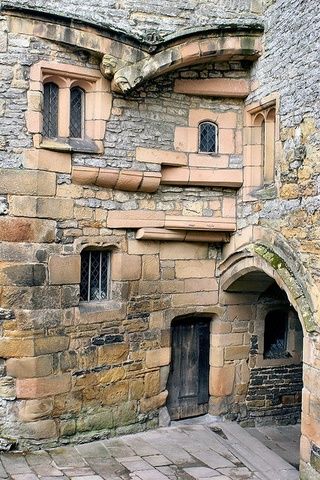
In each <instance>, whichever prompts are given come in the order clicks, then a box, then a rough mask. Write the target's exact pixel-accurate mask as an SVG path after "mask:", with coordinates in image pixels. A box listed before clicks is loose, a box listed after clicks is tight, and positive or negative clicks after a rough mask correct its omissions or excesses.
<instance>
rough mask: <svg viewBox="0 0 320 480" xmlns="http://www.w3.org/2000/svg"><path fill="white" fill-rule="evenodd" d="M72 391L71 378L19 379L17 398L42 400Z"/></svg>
mask: <svg viewBox="0 0 320 480" xmlns="http://www.w3.org/2000/svg"><path fill="white" fill-rule="evenodd" d="M70 390H71V376H70V375H69V374H67V373H65V374H63V375H51V376H48V377H41V378H25V379H20V378H18V379H17V398H25V399H29V398H34V399H36V398H42V397H49V396H51V395H58V394H59V393H65V392H69V391H70Z"/></svg>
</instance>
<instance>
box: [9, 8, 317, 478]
mask: <svg viewBox="0 0 320 480" xmlns="http://www.w3.org/2000/svg"><path fill="white" fill-rule="evenodd" d="M2 3H3V4H2V12H1V13H2V14H1V17H0V63H1V70H0V122H1V129H0V164H1V176H0V240H1V243H0V322H1V337H0V357H1V364H0V372H1V377H0V397H1V401H0V412H1V420H0V423H1V425H0V429H1V438H2V439H3V445H7V446H10V445H12V444H13V445H16V446H17V447H19V448H24V447H25V446H27V447H32V448H35V447H37V446H39V445H47V446H50V445H55V444H57V443H60V444H61V443H67V442H70V441H72V442H74V441H84V440H87V439H92V438H98V437H105V436H108V435H118V434H121V433H128V432H135V431H138V430H141V429H145V428H152V427H155V426H157V425H158V424H159V419H160V424H162V423H163V422H165V421H166V419H167V410H166V401H167V400H166V399H167V395H168V391H167V380H168V375H169V369H170V364H171V359H172V352H171V347H172V337H171V325H172V323H173V322H174V321H175V319H176V318H177V317H179V318H180V317H183V318H188V316H198V317H199V316H200V317H201V318H205V319H208V320H209V321H210V358H209V363H210V365H209V395H210V400H209V412H210V413H212V414H215V415H219V414H221V415H225V416H228V417H229V418H233V419H235V420H238V421H240V422H242V423H243V424H252V422H253V421H255V422H257V423H267V422H270V421H272V422H274V421H276V422H280V423H281V422H282V423H285V422H292V421H297V420H299V416H300V408H301V401H302V437H301V438H302V440H301V478H303V479H311V478H312V479H313V478H318V477H319V475H320V472H319V447H320V437H319V432H320V424H319V402H320V393H319V392H320V385H319V381H318V378H319V366H320V349H319V313H318V311H319V310H318V308H319V307H318V297H319V295H318V291H319V245H318V240H319V233H320V232H319V209H318V204H319V192H318V181H319V167H318V163H319V162H318V161H317V159H318V156H319V108H317V105H318V102H319V97H318V95H317V94H318V92H317V83H316V82H315V78H316V75H317V72H318V71H319V63H318V59H317V54H316V48H315V43H316V40H317V36H318V35H319V33H318V32H319V28H318V26H319V22H318V19H319V18H318V17H319V12H317V11H316V9H315V8H314V6H313V5H311V3H312V2H309V3H308V5H306V3H305V2H304V1H303V0H290V1H289V2H288V1H286V2H284V1H282V0H276V1H269V2H265V5H262V3H261V2H259V1H256V0H253V1H251V2H250V1H245V2H241V5H240V3H239V4H238V2H233V1H227V0H226V1H223V2H222V1H220V0H215V1H211V2H197V4H196V5H195V2H193V1H191V0H190V1H189V2H179V1H177V2H175V5H174V6H173V5H172V3H171V2H161V4H158V3H157V2H147V3H148V5H146V2H139V1H137V2H131V1H130V2H125V3H124V2H120V1H119V2H102V3H101V2H99V5H96V4H95V2H94V0H91V1H90V2H87V4H86V5H85V7H84V6H81V5H80V6H79V5H78V4H77V2H72V1H71V2H63V1H62V2H59V6H58V7H57V6H56V5H54V4H53V3H55V2H41V1H34V2H33V3H30V2H28V8H32V9H33V10H24V7H26V2H24V1H23V0H21V1H20V0H16V1H14V2H2ZM208 3H209V4H210V8H209V6H208ZM48 14H49V15H48ZM57 15H58V16H57ZM59 15H60V16H59ZM70 18H73V19H74V20H72V21H70ZM106 18H108V21H107V22H106V20H105V19H106ZM310 19H312V21H310ZM90 22H93V23H90ZM100 69H101V70H100ZM49 81H53V82H56V83H57V84H58V85H59V88H60V96H59V112H60V113H59V122H58V125H59V127H58V128H59V132H58V138H45V137H44V136H43V120H44V118H43V111H44V110H43V109H44V106H43V85H44V84H45V83H46V82H49ZM73 86H78V87H80V88H82V89H83V91H84V92H85V102H86V103H85V111H84V114H83V122H84V133H85V134H84V135H83V138H81V139H76V141H75V139H72V138H70V134H69V98H70V92H71V89H72V88H73ZM204 121H208V122H213V123H214V124H215V125H217V126H218V154H213V155H208V154H204V153H201V152H199V148H198V147H199V143H198V142H199V138H198V136H199V124H201V122H204ZM88 248H93V249H104V251H108V252H110V255H111V266H110V270H109V271H110V284H109V285H110V292H109V296H108V298H107V299H105V300H103V301H100V302H84V301H80V300H79V293H80V282H81V275H83V272H82V271H81V254H82V252H83V251H85V250H86V249H88ZM279 308H280V309H285V310H286V311H288V312H289V313H288V315H289V318H290V321H289V324H288V325H289V326H288V331H287V333H286V335H287V337H286V342H287V344H286V345H287V352H286V358H284V357H283V358H281V356H280V358H275V359H272V358H271V359H270V358H266V355H265V352H264V337H265V331H266V329H267V325H266V317H267V314H268V312H270V311H272V309H274V310H277V309H279ZM300 326H301V327H302V330H301V328H300ZM302 336H303V337H304V339H303V352H302V344H301V340H302ZM302 357H303V388H302V381H301V360H302ZM256 385H258V387H256ZM301 390H302V399H301Z"/></svg>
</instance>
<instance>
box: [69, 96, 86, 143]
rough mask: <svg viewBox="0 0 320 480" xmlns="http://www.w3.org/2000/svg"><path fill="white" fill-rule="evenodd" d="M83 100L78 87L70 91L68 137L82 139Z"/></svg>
mask: <svg viewBox="0 0 320 480" xmlns="http://www.w3.org/2000/svg"><path fill="white" fill-rule="evenodd" d="M83 99H84V92H83V90H82V89H81V88H79V87H74V88H72V89H71V91H70V137H71V138H82V136H83V113H84V111H83Z"/></svg>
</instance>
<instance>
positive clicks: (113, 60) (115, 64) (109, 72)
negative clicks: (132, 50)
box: [100, 53, 126, 80]
mask: <svg viewBox="0 0 320 480" xmlns="http://www.w3.org/2000/svg"><path fill="white" fill-rule="evenodd" d="M125 65H126V63H125V62H124V61H123V60H121V59H120V58H117V57H114V56H113V55H110V54H108V53H106V54H105V55H103V58H102V61H101V63H100V71H101V73H102V75H103V76H104V77H105V78H107V79H108V80H111V79H112V78H113V77H114V75H115V73H116V72H117V71H118V70H120V69H122V68H123V67H124V66H125Z"/></svg>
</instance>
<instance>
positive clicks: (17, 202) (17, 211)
mask: <svg viewBox="0 0 320 480" xmlns="http://www.w3.org/2000/svg"><path fill="white" fill-rule="evenodd" d="M9 206H10V214H11V215H13V216H17V217H36V216H37V197H30V196H27V195H10V196H9Z"/></svg>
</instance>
